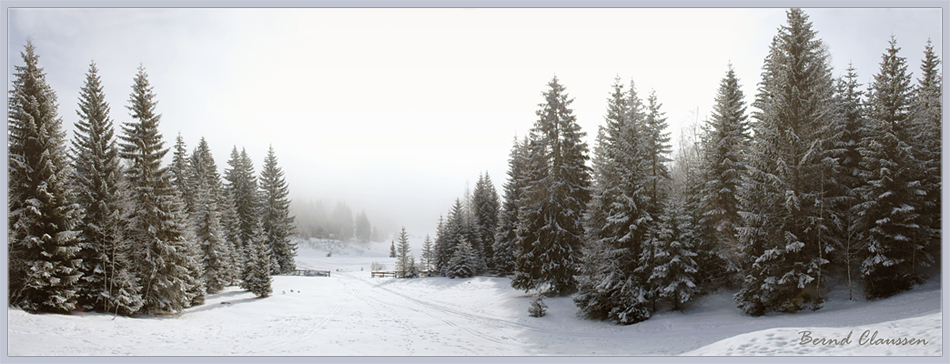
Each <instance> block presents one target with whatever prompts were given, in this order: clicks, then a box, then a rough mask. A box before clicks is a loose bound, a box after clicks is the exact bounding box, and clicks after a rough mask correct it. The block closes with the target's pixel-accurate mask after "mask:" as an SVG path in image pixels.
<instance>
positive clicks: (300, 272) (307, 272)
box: [289, 269, 330, 277]
mask: <svg viewBox="0 0 950 364" xmlns="http://www.w3.org/2000/svg"><path fill="white" fill-rule="evenodd" d="M289 275H292V276H307V277H317V276H319V277H329V276H330V271H328V270H314V269H297V270H295V271H294V272H293V273H290V274H289Z"/></svg>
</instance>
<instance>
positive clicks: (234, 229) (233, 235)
mask: <svg viewBox="0 0 950 364" xmlns="http://www.w3.org/2000/svg"><path fill="white" fill-rule="evenodd" d="M218 197H219V198H218V203H219V205H218V207H219V208H220V211H221V213H220V215H219V216H220V217H221V228H222V230H223V231H222V234H223V236H224V240H225V241H226V242H227V245H228V248H229V249H230V252H231V254H230V257H229V262H230V266H229V268H230V269H228V271H227V273H228V274H227V276H228V277H230V278H231V280H230V284H229V285H236V284H238V283H239V281H240V280H241V279H243V277H244V273H243V272H244V265H245V262H246V261H247V259H246V258H245V257H246V255H247V254H246V253H245V251H246V249H245V248H244V246H243V243H242V240H241V236H242V235H241V224H240V219H239V218H238V216H237V208H236V207H235V205H234V198H233V197H232V196H231V191H229V188H228V187H227V186H222V187H221V192H220V193H219V194H218Z"/></svg>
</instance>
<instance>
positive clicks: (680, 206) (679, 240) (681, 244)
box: [649, 194, 699, 311]
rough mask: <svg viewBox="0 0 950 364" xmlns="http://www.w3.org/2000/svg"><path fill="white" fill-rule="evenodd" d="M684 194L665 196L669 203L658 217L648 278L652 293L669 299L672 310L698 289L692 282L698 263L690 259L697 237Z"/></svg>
mask: <svg viewBox="0 0 950 364" xmlns="http://www.w3.org/2000/svg"><path fill="white" fill-rule="evenodd" d="M686 198H687V196H686V195H685V194H678V195H676V196H674V197H672V198H670V199H669V203H670V207H669V208H668V209H667V213H666V214H665V215H664V216H663V217H662V222H661V225H662V228H661V230H660V239H659V244H657V245H656V246H655V247H654V249H655V254H654V257H653V259H654V264H653V273H652V275H651V276H650V279H649V283H650V286H652V287H654V290H655V296H656V297H657V298H659V299H662V300H665V301H667V302H669V303H670V304H671V305H672V308H673V310H675V311H678V310H681V309H682V308H683V304H685V303H687V302H689V301H690V300H691V299H693V298H694V297H695V296H696V295H697V294H698V293H699V286H698V285H697V284H696V275H697V273H698V270H697V266H698V264H697V263H696V261H695V260H694V258H695V257H696V253H695V248H694V246H695V245H694V243H695V241H696V240H697V239H696V233H695V229H694V227H693V226H692V224H691V221H690V218H691V216H690V214H689V211H687V210H686Z"/></svg>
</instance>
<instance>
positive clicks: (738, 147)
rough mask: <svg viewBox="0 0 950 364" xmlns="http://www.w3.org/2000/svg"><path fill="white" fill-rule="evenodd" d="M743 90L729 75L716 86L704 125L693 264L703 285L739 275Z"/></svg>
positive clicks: (745, 137) (745, 128)
mask: <svg viewBox="0 0 950 364" xmlns="http://www.w3.org/2000/svg"><path fill="white" fill-rule="evenodd" d="M744 97H745V96H744V95H743V93H742V89H741V88H740V86H739V80H738V79H737V78H736V73H735V71H734V70H733V69H732V64H730V65H729V71H728V72H727V73H726V76H725V77H724V78H723V79H722V81H721V82H720V83H719V90H718V92H717V94H716V104H715V105H713V113H712V117H711V118H710V119H709V120H708V121H707V122H706V125H705V126H704V129H705V134H706V138H705V140H704V145H703V148H702V150H703V155H702V157H703V160H702V165H703V174H704V177H705V178H704V179H705V183H704V184H703V185H702V187H701V189H700V190H699V191H698V195H699V198H700V206H699V208H700V211H702V218H701V220H700V225H699V226H698V227H697V228H698V233H699V234H700V235H699V240H698V243H699V244H700V246H698V247H697V248H698V253H699V256H697V260H698V263H699V266H700V269H699V270H700V273H699V275H698V276H697V278H698V279H699V280H700V281H702V282H724V283H727V284H728V283H730V282H732V281H734V279H731V276H732V275H736V274H738V272H739V268H740V264H739V248H738V243H737V241H736V226H737V225H738V224H739V219H740V217H739V199H738V197H737V194H738V191H739V186H740V184H741V183H742V176H743V175H744V174H745V164H746V161H745V153H746V150H747V149H748V145H749V139H750V135H749V123H748V121H747V120H746V107H745V102H744V101H743V98H744Z"/></svg>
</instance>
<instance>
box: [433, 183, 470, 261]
mask: <svg viewBox="0 0 950 364" xmlns="http://www.w3.org/2000/svg"><path fill="white" fill-rule="evenodd" d="M464 213H465V211H464V208H463V207H462V201H461V200H460V199H456V200H455V204H454V205H452V210H450V211H449V216H448V219H447V220H446V221H445V223H444V224H443V226H442V233H441V234H439V239H437V240H436V248H435V254H436V262H437V263H438V269H439V271H440V273H441V274H442V275H444V276H448V274H449V269H450V262H451V261H452V258H453V257H454V256H455V251H456V249H457V248H458V244H459V241H460V240H461V239H462V238H463V237H465V234H464V233H463V229H464V225H465V220H464V217H463V215H462V214H464Z"/></svg>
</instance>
